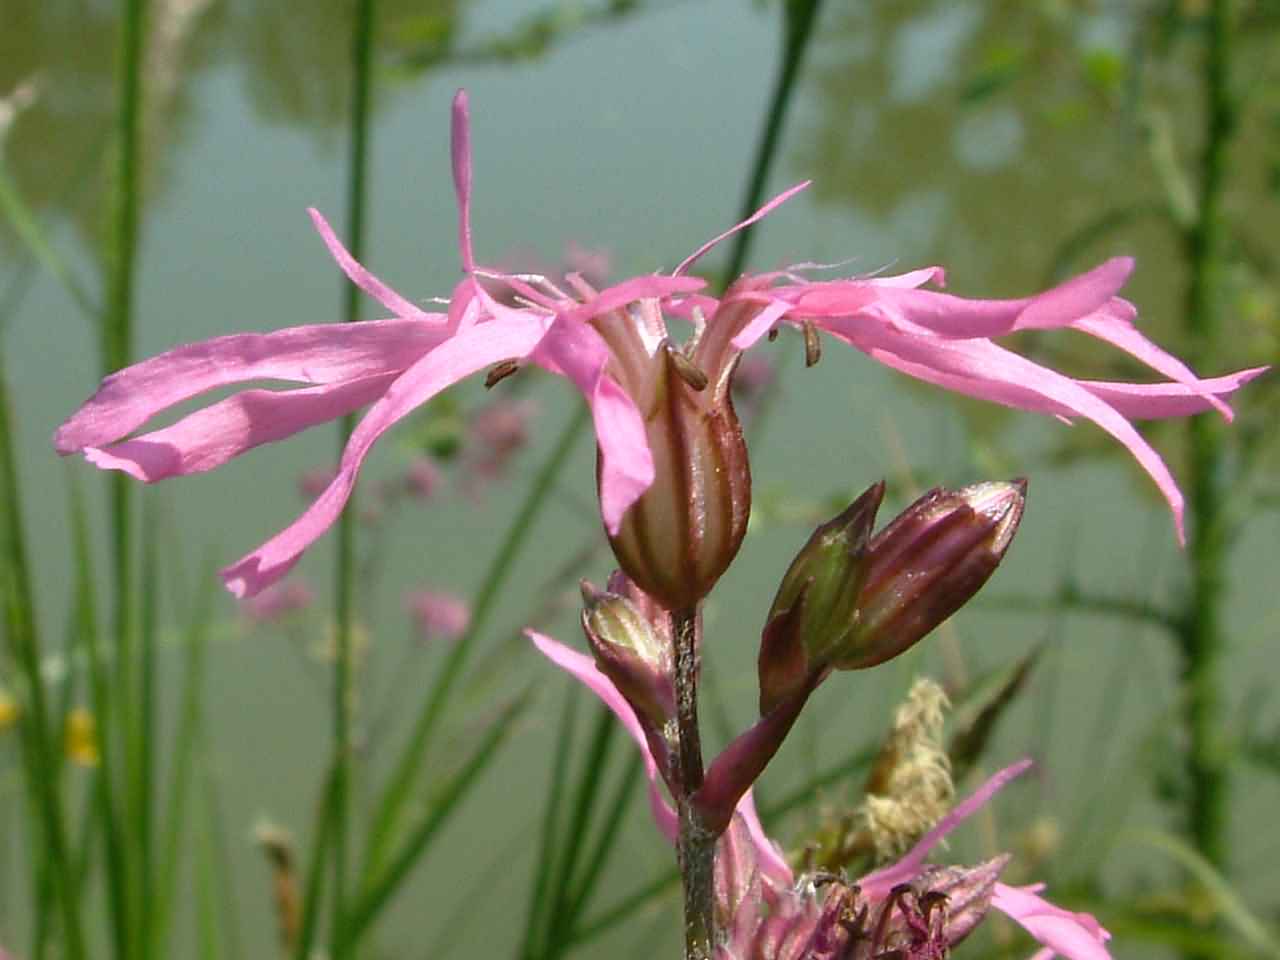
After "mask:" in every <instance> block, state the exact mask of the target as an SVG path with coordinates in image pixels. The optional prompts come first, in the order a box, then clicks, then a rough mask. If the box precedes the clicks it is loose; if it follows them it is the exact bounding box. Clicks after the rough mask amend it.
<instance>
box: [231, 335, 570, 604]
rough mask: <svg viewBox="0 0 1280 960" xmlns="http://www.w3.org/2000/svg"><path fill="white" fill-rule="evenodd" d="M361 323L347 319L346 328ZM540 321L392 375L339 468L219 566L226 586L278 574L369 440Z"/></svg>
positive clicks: (517, 343)
mask: <svg viewBox="0 0 1280 960" xmlns="http://www.w3.org/2000/svg"><path fill="white" fill-rule="evenodd" d="M362 326H364V324H351V325H349V326H347V327H346V328H345V331H344V332H346V333H353V332H355V331H357V330H359V329H360V328H361V327H362ZM544 329H545V327H544V321H542V320H539V319H537V318H533V317H529V318H527V319H525V320H524V321H523V322H521V323H504V324H501V325H499V324H485V325H481V326H478V327H475V328H473V329H471V330H468V331H466V332H464V333H460V334H458V335H457V336H455V337H454V338H453V339H451V340H448V341H446V342H445V343H442V344H440V346H438V347H436V349H434V350H432V351H431V352H430V353H428V354H427V355H426V356H424V357H422V359H420V360H418V362H417V363H415V364H414V365H413V366H412V367H410V368H409V369H408V370H406V371H405V372H404V373H403V374H401V375H400V377H399V378H398V379H396V380H395V382H393V383H392V384H391V385H390V386H389V387H388V388H387V390H386V392H385V393H384V394H383V395H382V396H381V397H379V398H378V400H377V402H376V403H374V405H373V406H372V407H371V408H370V409H369V412H368V413H367V414H365V417H364V419H363V420H361V421H360V424H359V426H357V427H356V429H355V431H354V432H353V433H352V434H351V439H350V440H349V441H348V442H347V447H346V449H345V450H344V451H343V453H342V461H341V463H339V465H338V473H337V475H336V476H335V477H334V479H333V482H332V483H330V484H329V486H328V487H327V488H326V489H325V491H324V493H322V494H320V496H319V497H317V498H316V500H315V502H313V503H312V504H311V506H310V507H308V508H307V510H306V512H305V513H303V514H302V516H301V517H299V518H298V519H297V520H295V521H294V522H293V523H292V524H291V525H289V526H288V527H286V528H285V529H284V530H282V531H281V532H280V533H278V534H276V535H275V536H274V537H272V538H271V539H270V540H268V541H267V542H266V543H264V544H263V545H262V546H261V547H259V548H258V549H257V550H255V551H253V552H252V553H250V554H249V555H248V556H246V557H244V558H243V559H241V560H239V561H238V562H236V563H234V564H232V565H231V566H229V567H227V568H226V569H224V570H223V571H222V579H223V582H225V583H226V585H227V589H229V590H230V591H231V592H232V593H233V594H235V595H236V596H238V597H243V596H252V595H253V594H255V593H257V592H258V591H259V590H261V589H262V588H263V587H265V586H267V585H268V584H271V583H274V582H275V581H276V580H279V579H280V578H281V577H283V576H284V575H285V574H286V573H288V572H289V569H290V568H291V567H292V566H293V565H294V564H295V563H297V561H298V558H299V557H300V556H301V555H302V552H303V551H304V550H306V549H307V547H309V546H311V544H312V543H314V542H315V541H316V539H317V538H318V537H319V536H320V535H321V534H323V533H324V532H325V531H326V530H328V529H329V527H330V526H331V525H332V524H333V522H334V521H335V520H336V519H337V518H338V515H339V514H340V513H341V512H342V508H343V507H344V506H345V505H346V502H347V499H348V498H349V497H350V496H351V490H352V488H353V487H354V486H355V482H356V475H357V474H358V473H359V470H360V465H361V464H362V463H363V462H364V458H365V456H366V455H367V454H368V453H369V450H370V449H371V448H372V447H373V445H374V443H375V442H376V441H377V440H378V438H379V437H381V436H382V434H383V433H385V432H386V431H387V430H388V429H390V428H391V427H392V426H393V425H394V424H395V423H396V422H397V421H398V420H400V419H401V418H403V417H404V416H405V415H406V414H408V413H410V412H411V411H413V410H414V409H415V408H416V407H418V406H420V405H421V404H423V403H425V402H426V401H427V400H429V399H430V398H431V397H433V396H434V395H435V394H437V393H439V392H440V391H441V390H443V389H444V388H445V387H448V386H451V385H452V384H454V383H457V382H458V381H459V380H462V379H463V378H465V377H468V376H470V375H471V374H473V373H475V372H477V371H478V370H483V369H484V368H485V367H487V366H489V365H491V364H493V363H497V362H498V361H500V360H505V359H507V358H509V357H518V356H524V355H527V354H528V353H529V352H531V351H532V350H533V348H534V347H535V346H537V343H538V340H539V339H541V337H542V335H543V331H544Z"/></svg>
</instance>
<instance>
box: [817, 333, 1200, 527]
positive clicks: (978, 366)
mask: <svg viewBox="0 0 1280 960" xmlns="http://www.w3.org/2000/svg"><path fill="white" fill-rule="evenodd" d="M829 323H831V322H830V321H829ZM828 328H829V329H832V332H836V333H838V334H839V335H840V336H841V337H843V338H845V339H848V340H850V342H852V343H854V344H855V346H858V347H859V348H860V349H862V350H864V351H866V352H867V353H871V354H873V355H875V356H876V358H877V359H880V360H881V361H882V362H883V359H884V358H883V356H881V355H880V354H878V353H877V352H876V350H877V348H879V349H881V350H886V351H889V352H891V353H893V354H896V355H897V356H898V357H900V358H902V359H903V360H905V361H907V362H908V364H917V365H918V367H917V369H918V368H919V367H927V368H930V369H932V370H936V371H939V372H941V373H944V374H952V375H954V376H958V377H961V378H964V379H965V380H967V381H969V382H970V387H969V389H967V390H966V392H968V393H970V394H971V395H972V396H977V397H981V398H983V399H991V400H994V401H995V402H997V403H1005V404H1010V403H1011V400H1012V398H1013V397H1014V396H1015V395H1016V393H1017V391H1018V390H1027V391H1030V392H1031V393H1033V394H1036V395H1039V396H1040V397H1043V398H1044V399H1046V400H1048V401H1050V402H1052V403H1055V404H1057V405H1059V406H1060V407H1062V408H1065V409H1067V410H1069V411H1070V412H1071V413H1073V414H1078V415H1080V416H1083V417H1087V418H1088V419H1090V420H1092V421H1093V422H1094V423H1096V424H1097V425H1098V426H1100V427H1102V429H1104V430H1106V431H1107V432H1108V433H1109V434H1111V435H1112V436H1113V437H1115V438H1116V439H1117V440H1119V441H1120V443H1121V444H1123V445H1124V447H1125V448H1126V449H1128V451H1129V452H1130V453H1131V454H1133V457H1134V459H1135V460H1137V461H1138V463H1139V465H1141V466H1142V468H1143V469H1144V470H1146V471H1147V473H1148V474H1149V475H1150V476H1151V478H1152V479H1153V480H1154V481H1155V482H1156V486H1157V487H1158V488H1159V489H1160V492H1161V493H1162V494H1163V495H1164V498H1165V500H1166V501H1167V502H1168V504H1169V509H1170V510H1171V511H1172V513H1173V520H1174V525H1175V527H1176V529H1177V534H1178V541H1179V542H1180V543H1184V544H1185V543H1186V532H1185V530H1184V528H1183V499H1182V493H1181V491H1180V490H1179V489H1178V485H1177V483H1176V482H1175V481H1174V479H1173V476H1172V475H1171V474H1170V473H1169V468H1168V467H1167V466H1166V465H1165V462H1164V461H1163V460H1162V459H1161V458H1160V455H1159V454H1158V453H1156V451H1155V450H1154V449H1152V447H1151V445H1150V444H1148V443H1147V442H1146V440H1144V439H1143V438H1142V436H1141V434H1139V433H1138V431H1137V430H1135V429H1134V428H1133V426H1132V425H1131V424H1130V423H1129V421H1128V420H1126V419H1125V418H1124V417H1123V416H1121V415H1120V413H1118V412H1117V411H1116V410H1115V408H1113V407H1110V406H1108V405H1107V404H1106V403H1105V402H1104V401H1102V400H1100V399H1098V397H1096V396H1095V395H1094V394H1092V393H1091V392H1089V391H1088V390H1087V389H1085V388H1084V387H1082V386H1081V385H1080V384H1078V383H1076V382H1075V381H1074V380H1072V379H1070V378H1068V377H1064V376H1063V375H1062V374H1060V373H1057V372H1055V371H1053V370H1050V369H1049V368H1047V367H1042V366H1040V365H1039V364H1036V363H1032V362H1031V361H1030V360H1028V359H1026V358H1025V357H1021V356H1019V355H1018V354H1016V353H1012V352H1010V351H1008V350H1005V349H1004V348H1002V347H998V346H996V345H995V344H994V343H991V342H989V341H985V340H925V339H924V338H922V337H913V336H910V335H905V334H901V333H897V332H895V331H893V330H890V329H889V328H888V327H887V326H886V325H885V324H883V323H876V322H874V319H873V320H872V323H871V324H869V325H861V326H860V325H858V324H856V323H854V324H844V323H840V324H835V323H831V326H830V327H828ZM903 369H906V368H905V367H904V368H903ZM1010 388H1012V389H1010Z"/></svg>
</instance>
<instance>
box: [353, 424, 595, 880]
mask: <svg viewBox="0 0 1280 960" xmlns="http://www.w3.org/2000/svg"><path fill="white" fill-rule="evenodd" d="M589 419H590V411H589V410H588V409H587V407H586V405H585V404H582V405H579V406H578V407H577V408H576V409H575V411H574V413H573V416H572V417H571V418H570V419H569V422H568V423H566V424H565V426H564V429H563V430H562V431H561V432H560V436H559V438H558V439H557V440H556V443H555V446H554V448H553V449H552V451H551V453H550V454H549V455H548V456H547V459H546V461H545V462H544V463H543V464H542V466H541V468H540V469H539V470H538V473H537V475H536V476H535V478H534V481H533V486H532V487H531V488H530V490H529V493H528V494H527V495H526V497H525V500H524V503H522V504H521V506H520V511H519V513H517V514H516V518H515V520H514V521H512V524H511V527H510V529H508V530H507V535H506V537H505V538H504V539H503V542H502V545H501V546H500V547H499V549H498V552H497V554H495V556H494V558H493V562H492V563H491V564H490V566H489V569H488V571H487V572H486V574H485V578H484V581H483V583H482V584H481V586H480V589H479V591H477V593H476V598H475V602H474V603H472V605H471V623H470V624H469V626H468V627H467V630H466V632H465V633H464V634H463V635H462V636H461V637H460V638H459V639H458V642H457V643H455V644H454V645H453V647H452V649H450V651H449V656H448V657H447V658H446V660H445V662H444V664H443V665H442V666H441V668H440V672H439V674H437V675H436V679H435V682H434V683H433V684H432V687H431V692H430V693H429V694H428V696H427V700H426V702H425V703H424V704H423V708H422V710H421V711H420V712H419V714H418V717H417V719H416V720H415V722H414V727H413V730H412V732H411V733H410V736H409V741H408V743H406V744H405V749H404V751H403V752H402V753H401V755H400V759H399V762H398V763H397V764H396V767H395V772H394V773H393V775H392V777H391V780H390V782H389V784H388V786H387V789H386V790H385V792H384V793H383V795H382V798H381V801H380V802H379V804H378V809H377V813H376V814H375V816H374V818H373V823H372V826H371V828H370V834H369V849H368V854H367V857H366V861H365V869H364V874H365V879H366V882H368V878H369V877H371V876H373V875H375V874H377V873H378V872H379V871H380V870H381V868H382V863H383V860H384V857H385V855H386V851H387V849H388V847H389V845H390V842H391V840H392V837H393V835H394V832H395V828H396V825H397V824H398V823H399V820H400V815H401V812H402V811H403V809H404V805H405V802H406V801H407V800H408V797H409V795H410V791H411V790H412V789H413V786H414V784H415V783H416V782H417V779H418V772H419V770H420V769H421V766H422V762H423V760H424V759H425V757H426V755H427V750H428V747H429V746H430V743H431V737H432V735H433V734H434V733H435V729H436V725H437V724H438V723H439V722H440V719H441V717H442V716H443V715H444V711H445V708H446V706H447V705H448V703H449V700H450V696H451V694H452V692H453V688H454V686H455V684H456V683H457V681H458V680H459V679H460V677H461V676H462V668H463V667H464V666H465V665H466V661H467V657H468V655H469V654H470V652H471V649H472V647H473V646H475V642H476V639H477V638H478V637H479V636H480V635H481V633H482V632H483V631H484V630H485V628H487V627H488V625H489V618H490V617H491V616H492V615H493V612H494V610H495V609H496V605H497V600H498V597H499V595H500V594H501V591H502V588H503V586H504V585H505V584H506V582H507V577H508V576H509V575H510V573H511V569H512V567H513V566H514V564H515V560H516V557H517V556H518V555H519V553H520V550H521V548H522V547H523V546H524V544H525V541H526V540H527V539H528V537H529V534H530V533H531V532H532V530H533V524H534V520H536V519H537V517H538V514H539V513H541V511H542V508H543V507H544V506H545V505H546V504H547V503H548V501H549V500H550V497H551V492H552V491H553V490H554V489H555V484H556V480H557V479H558V478H559V476H560V470H561V469H562V468H563V466H564V464H565V462H566V461H567V460H568V457H569V454H570V452H571V451H572V450H573V446H574V444H575V443H576V442H577V440H578V438H579V437H580V436H581V435H582V431H583V428H584V427H585V426H586V424H587V422H588V420H589Z"/></svg>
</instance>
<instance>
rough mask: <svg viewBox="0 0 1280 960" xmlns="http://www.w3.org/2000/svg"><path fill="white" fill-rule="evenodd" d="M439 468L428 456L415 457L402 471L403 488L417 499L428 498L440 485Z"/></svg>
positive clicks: (433, 494)
mask: <svg viewBox="0 0 1280 960" xmlns="http://www.w3.org/2000/svg"><path fill="white" fill-rule="evenodd" d="M440 480H441V477H440V468H439V467H437V466H436V465H435V462H434V461H433V460H432V459H431V458H430V457H415V458H414V460H413V462H412V463H410V464H409V467H408V469H406V470H405V472H404V488H405V490H406V491H407V492H408V493H409V495H410V496H411V497H414V498H415V499H417V500H430V499H431V498H432V497H433V496H435V493H436V490H438V489H439V487H440Z"/></svg>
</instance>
